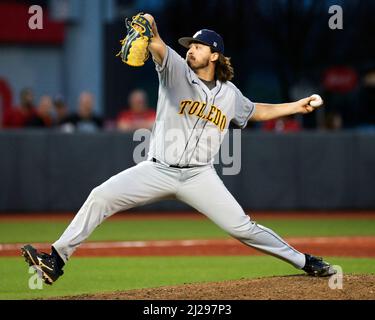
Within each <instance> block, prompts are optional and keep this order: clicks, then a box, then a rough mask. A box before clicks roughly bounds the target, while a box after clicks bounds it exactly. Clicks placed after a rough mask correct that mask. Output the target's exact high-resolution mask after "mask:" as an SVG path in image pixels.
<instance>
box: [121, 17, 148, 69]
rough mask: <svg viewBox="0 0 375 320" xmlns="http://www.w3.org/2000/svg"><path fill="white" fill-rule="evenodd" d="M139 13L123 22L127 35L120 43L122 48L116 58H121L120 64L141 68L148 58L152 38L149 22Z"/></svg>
mask: <svg viewBox="0 0 375 320" xmlns="http://www.w3.org/2000/svg"><path fill="white" fill-rule="evenodd" d="M142 14H143V13H142V12H140V13H138V14H137V15H136V16H134V17H133V18H132V20H131V21H129V19H126V20H125V24H126V28H127V31H128V32H127V35H126V37H125V38H124V39H123V40H121V41H120V43H121V45H122V47H121V50H120V52H119V53H118V54H117V55H116V57H118V56H119V57H121V60H122V62H124V63H126V64H128V65H129V66H132V67H141V66H143V65H144V64H145V62H146V60H147V59H148V57H149V53H148V46H149V44H150V41H151V39H152V37H153V33H152V26H151V24H150V22H149V21H148V20H147V19H146V18H145V17H143V15H142Z"/></svg>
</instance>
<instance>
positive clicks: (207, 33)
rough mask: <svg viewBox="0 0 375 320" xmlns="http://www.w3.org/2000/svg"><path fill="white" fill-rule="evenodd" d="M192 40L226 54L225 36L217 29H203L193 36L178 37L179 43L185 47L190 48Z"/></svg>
mask: <svg viewBox="0 0 375 320" xmlns="http://www.w3.org/2000/svg"><path fill="white" fill-rule="evenodd" d="M192 42H198V43H202V44H205V45H206V46H210V47H211V48H212V49H213V51H216V52H219V53H222V54H224V41H223V38H222V37H221V36H220V35H219V34H218V33H216V32H215V31H212V30H208V29H202V30H199V31H198V32H196V33H195V34H194V35H193V37H183V38H180V39H178V43H179V44H180V45H182V46H183V47H185V48H187V49H189V45H190V44H191V43H192Z"/></svg>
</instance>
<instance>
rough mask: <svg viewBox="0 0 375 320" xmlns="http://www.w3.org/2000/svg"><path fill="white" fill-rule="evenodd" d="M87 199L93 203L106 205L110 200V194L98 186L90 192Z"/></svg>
mask: <svg viewBox="0 0 375 320" xmlns="http://www.w3.org/2000/svg"><path fill="white" fill-rule="evenodd" d="M89 199H90V200H91V201H95V202H100V203H107V202H109V201H110V199H111V193H110V192H108V191H107V190H106V189H105V188H103V187H102V186H98V187H96V188H94V189H93V190H92V191H91V193H90V195H89Z"/></svg>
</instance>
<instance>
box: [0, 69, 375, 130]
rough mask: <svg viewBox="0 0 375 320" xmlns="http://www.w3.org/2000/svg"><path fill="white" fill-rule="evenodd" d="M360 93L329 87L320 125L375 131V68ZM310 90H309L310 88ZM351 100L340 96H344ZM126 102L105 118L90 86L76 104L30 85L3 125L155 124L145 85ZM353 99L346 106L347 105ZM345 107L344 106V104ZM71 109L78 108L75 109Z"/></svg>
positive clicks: (298, 119) (298, 126) (270, 126)
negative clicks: (350, 97) (351, 95)
mask: <svg viewBox="0 0 375 320" xmlns="http://www.w3.org/2000/svg"><path fill="white" fill-rule="evenodd" d="M358 88H359V89H358V90H357V94H356V99H355V100H356V102H353V103H352V102H351V101H350V100H348V99H347V98H345V97H344V98H339V99H337V97H339V96H340V95H332V93H331V94H330V93H329V92H326V93H325V94H324V95H323V98H324V99H325V101H326V106H325V107H324V108H320V109H318V111H317V112H315V113H316V114H317V115H315V114H314V116H316V117H317V118H319V121H317V125H316V129H321V130H331V131H335V130H340V129H346V128H348V126H345V125H344V122H345V121H346V122H347V121H348V120H347V119H353V122H355V123H356V124H355V125H353V126H349V128H354V129H359V130H362V131H374V132H375V69H371V70H370V71H368V72H367V73H366V74H365V76H364V77H363V79H361V81H360V85H359V86H358ZM309 91H311V90H309ZM343 99H344V100H345V99H346V100H347V101H344V102H343V101H342V100H343ZM127 100H128V103H127V105H126V106H124V107H123V108H122V109H121V110H120V111H119V112H118V114H117V117H116V118H115V119H105V118H103V117H101V116H99V115H97V114H95V112H94V109H95V108H94V107H95V97H94V95H93V94H92V93H90V92H82V93H81V94H80V95H79V97H78V99H77V105H76V107H75V108H69V106H67V104H66V102H65V100H64V97H63V96H55V97H51V96H48V95H44V96H42V97H41V98H40V99H39V101H38V102H37V103H36V102H35V97H34V93H33V91H32V89H31V88H24V89H23V90H21V92H20V105H19V106H13V107H12V108H8V109H7V110H3V112H2V121H0V130H5V129H15V128H39V129H40V128H47V129H55V130H59V131H62V132H67V133H70V132H97V131H103V130H105V131H110V130H111V131H113V130H118V131H122V132H131V131H134V130H136V129H139V128H146V129H152V126H153V123H154V121H155V117H156V106H149V103H148V97H147V93H146V91H144V90H142V89H136V90H134V91H131V92H130V94H129V96H128V99H127ZM352 104H353V105H354V104H355V105H354V107H353V106H351V109H350V110H349V111H348V110H346V114H345V110H344V109H345V108H342V106H344V105H352ZM340 107H341V109H340ZM71 110H74V111H73V112H72V111H71ZM302 119H303V116H301V115H296V116H289V117H284V118H280V119H276V120H273V121H267V122H264V123H260V124H256V125H254V123H251V122H249V125H248V128H250V129H256V130H263V131H273V132H298V131H301V130H303V129H305V128H304V126H303V121H302Z"/></svg>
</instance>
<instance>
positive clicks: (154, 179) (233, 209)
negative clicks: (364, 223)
mask: <svg viewBox="0 0 375 320" xmlns="http://www.w3.org/2000/svg"><path fill="white" fill-rule="evenodd" d="M162 199H177V200H180V201H182V202H184V203H186V204H188V205H190V206H191V207H193V208H195V209H196V210H198V211H199V212H201V213H203V214H204V215H205V216H206V217H208V218H209V219H211V220H212V221H213V222H214V223H216V224H217V225H218V226H219V227H220V228H222V229H223V230H224V231H226V232H227V233H228V234H230V235H231V236H233V237H234V238H236V239H238V240H239V241H241V242H242V243H244V244H245V245H248V246H250V247H253V248H256V249H258V250H261V251H263V252H265V253H268V254H271V255H273V256H275V257H278V258H280V259H283V260H285V261H286V262H289V263H290V264H292V265H293V266H295V267H296V268H299V269H301V268H303V267H304V265H305V255H304V254H303V253H301V252H299V251H297V250H295V249H294V248H292V247H291V246H290V245H288V244H287V243H286V242H285V241H284V240H282V239H281V238H280V237H279V236H278V235H277V234H275V233H274V232H273V231H272V230H270V229H268V228H266V227H263V226H261V225H259V224H257V223H255V222H253V221H251V219H250V218H249V216H248V215H246V214H245V212H244V210H243V209H242V208H241V206H240V205H239V204H238V202H237V201H236V200H235V199H234V197H233V196H232V195H231V193H230V192H229V191H228V190H227V188H226V187H225V185H224V184H223V182H222V180H221V179H220V177H219V176H218V175H217V173H216V171H215V169H214V167H213V166H212V165H207V166H203V167H194V168H187V169H178V168H171V167H167V166H165V165H163V164H160V163H155V162H152V161H144V162H141V163H139V164H138V165H136V166H134V167H131V168H129V169H127V170H124V171H122V172H120V173H119V174H117V175H115V176H113V177H111V178H110V179H108V180H107V181H105V182H104V183H103V184H101V185H100V186H98V187H96V188H95V189H93V190H92V192H91V193H90V195H89V197H88V198H87V200H86V202H85V203H84V204H83V206H82V207H81V209H80V210H79V211H78V213H77V214H76V216H75V218H74V219H73V220H72V222H71V223H70V225H69V226H68V227H67V229H66V230H65V232H64V233H63V235H62V236H61V237H60V239H58V240H57V241H56V242H55V243H53V247H54V248H55V249H56V250H57V252H58V253H59V255H60V256H61V257H62V259H63V260H64V261H65V262H66V261H67V260H68V259H69V257H70V256H71V255H72V254H73V252H74V251H75V250H76V249H77V247H78V246H79V245H80V244H81V243H82V242H83V241H85V240H86V239H87V238H88V237H89V236H90V234H91V233H92V232H93V231H94V230H95V228H96V227H97V226H98V225H100V224H101V223H102V222H103V221H104V220H105V219H106V218H108V217H110V216H111V215H113V214H114V213H116V212H119V211H124V210H127V209H130V208H133V207H136V206H140V205H144V204H149V203H152V202H156V201H159V200H162Z"/></svg>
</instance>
